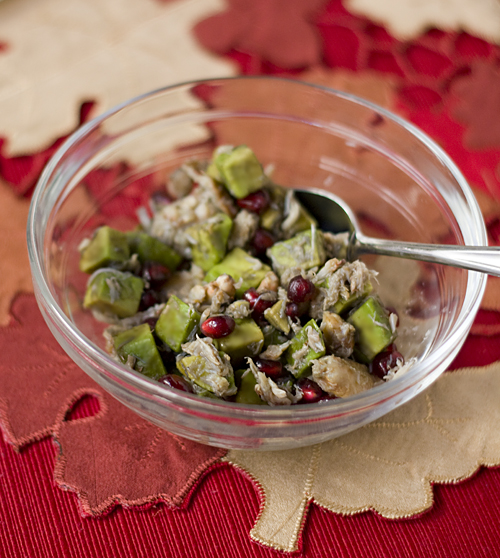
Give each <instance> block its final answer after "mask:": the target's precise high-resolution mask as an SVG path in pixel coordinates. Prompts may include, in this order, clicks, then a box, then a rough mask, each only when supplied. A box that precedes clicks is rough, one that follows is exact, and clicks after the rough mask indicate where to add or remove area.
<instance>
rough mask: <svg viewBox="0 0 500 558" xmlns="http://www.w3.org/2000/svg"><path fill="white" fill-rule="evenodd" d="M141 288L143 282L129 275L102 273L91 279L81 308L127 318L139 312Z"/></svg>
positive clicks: (124, 273)
mask: <svg viewBox="0 0 500 558" xmlns="http://www.w3.org/2000/svg"><path fill="white" fill-rule="evenodd" d="M143 288H144V281H143V280H142V279H141V278H139V277H136V276H135V275H132V274H131V273H127V272H124V271H118V270H109V271H108V270H106V271H102V272H101V273H97V274H96V275H95V276H94V277H93V278H92V277H91V280H90V283H89V284H88V286H87V290H86V292H85V298H84V300H83V306H84V308H88V309H92V310H98V311H99V312H103V313H104V314H115V315H116V316H118V317H119V318H128V317H130V316H133V315H134V314H136V313H137V311H138V310H139V303H140V301H141V296H142V291H143Z"/></svg>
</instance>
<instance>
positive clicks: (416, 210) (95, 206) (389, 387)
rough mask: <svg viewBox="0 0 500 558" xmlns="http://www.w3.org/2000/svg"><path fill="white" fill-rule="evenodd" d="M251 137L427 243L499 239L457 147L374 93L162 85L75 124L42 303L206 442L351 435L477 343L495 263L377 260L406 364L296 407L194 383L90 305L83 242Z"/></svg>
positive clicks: (61, 331) (255, 80)
mask: <svg viewBox="0 0 500 558" xmlns="http://www.w3.org/2000/svg"><path fill="white" fill-rule="evenodd" d="M221 144H235V145H236V144H247V145H249V146H250V147H251V148H253V150H254V151H255V152H256V154H257V156H258V157H259V158H260V160H261V161H262V162H263V164H264V165H273V167H274V174H273V179H274V180H275V181H276V182H277V183H279V184H282V185H283V186H285V187H289V188H299V187H300V188H322V189H325V190H329V191H331V192H333V193H335V194H336V195H338V196H340V197H341V198H344V200H345V201H347V203H348V204H350V206H351V207H352V209H353V211H354V213H355V214H356V216H357V217H358V220H359V222H360V223H361V227H362V230H363V232H365V233H367V234H371V235H372V236H379V237H384V238H397V239H399V240H408V241H415V242H426V243H432V242H436V243H438V242H439V243H450V244H467V245H471V246H480V245H486V244H487V237H486V231H485V226H484V222H483V219H482V216H481V213H480V210H479V207H478V204H477V202H476V200H475V198H474V196H473V194H472V192H471V190H470V188H469V186H468V185H467V182H466V181H465V179H464V177H463V176H462V175H461V174H460V172H459V170H458V169H457V167H456V166H455V164H454V163H453V162H452V161H451V160H450V158H449V157H448V156H447V155H446V154H445V153H444V152H443V151H442V150H441V149H440V147H439V146H438V145H436V144H435V143H434V142H433V141H432V140H431V139H429V138H428V137H427V136H426V135H425V134H424V133H422V132H421V131H420V130H418V129H417V128H415V127H414V126H412V125H411V124H409V123H408V122H405V121H404V120H403V119H401V118H399V117H398V116H395V115H394V114H391V113H389V112H388V111H386V110H384V109H382V108H379V107H377V106H375V105H373V104H371V103H369V102H366V101H364V100H362V99H359V98H357V97H354V96H352V95H348V94H345V93H341V92H338V91H334V90H331V89H328V88H325V87H318V86H313V85H310V84H306V83H302V82H298V81H294V80H285V79H279V78H271V77H242V78H233V79H213V80H205V81H199V82H192V83H184V84H180V85H175V86H173V87H167V88H165V89H161V90H158V91H153V92H151V93H147V94H145V95H142V96H140V97H137V98H135V99H132V100H131V101H128V102H126V103H124V104H122V105H120V106H118V107H116V108H114V109H112V110H110V111H108V112H106V113H105V114H103V115H102V116H99V117H98V118H96V119H94V120H92V121H91V122H89V123H88V124H86V125H85V126H83V127H82V128H80V129H79V130H78V131H77V132H76V133H74V134H73V135H72V136H71V137H70V138H69V139H68V140H67V141H66V142H65V143H64V145H63V146H62V147H61V148H60V149H59V150H58V152H57V153H56V154H55V155H54V157H53V158H52V160H51V161H50V162H49V164H48V165H47V167H46V169H45V170H44V172H43V174H42V176H41V178H40V181H39V183H38V186H37V188H36V191H35V193H34V196H33V200H32V204H31V209H30V215H29V222H28V247H29V255H30V262H31V269H32V275H33V283H34V288H35V295H36V298H37V301H38V304H39V307H40V310H41V312H42V314H43V316H44V318H45V320H46V322H47V324H48V326H49V328H50V329H51V331H52V333H53V334H54V336H55V337H56V339H57V341H58V342H59V343H60V345H61V346H62V347H63V349H64V350H65V351H66V352H67V353H68V355H69V356H70V357H71V358H72V359H73V360H74V361H75V362H76V363H77V364H78V366H80V367H81V368H82V369H83V370H84V371H85V372H86V373H88V374H89V376H90V377H91V378H93V379H94V380H95V381H96V382H97V383H99V384H100V385H101V386H102V387H103V388H104V389H105V390H106V391H108V392H109V393H110V394H111V395H112V396H114V397H116V398H117V399H118V400H119V401H121V402H123V403H124V404H125V405H127V406H128V407H129V408H131V409H133V410H134V411H135V412H137V413H138V414H139V415H141V416H142V417H144V418H145V419H146V420H148V421H150V422H152V423H154V424H156V425H158V426H159V427H161V428H164V429H165V430H168V431H170V432H172V433H174V434H178V435H180V436H184V437H186V438H190V439H192V440H196V441H198V442H201V443H204V444H209V445H214V446H219V447H224V448H238V449H254V450H255V449H259V450H277V449H286V448H293V447H298V446H304V445H309V444H316V443H319V442H323V441H325V440H328V439H330V438H334V437H337V436H340V435H342V434H345V433H347V432H349V431H351V430H354V429H356V428H359V427H360V426H362V425H364V424H366V423H368V422H370V421H373V420H374V419H376V418H378V417H380V416H382V415H384V414H386V413H388V412H389V411H391V410H392V409H394V408H396V407H398V406H399V405H402V404H403V403H405V402H406V401H408V400H409V399H411V398H412V397H415V395H417V394H418V393H419V392H421V391H422V390H424V389H425V388H426V387H427V386H429V385H430V384H431V383H432V382H433V381H435V380H436V378H438V376H439V375H440V374H442V373H443V372H444V371H445V370H446V368H447V367H448V365H449V364H450V363H451V361H452V360H453V358H454V357H455V355H456V354H457V352H458V351H459V349H460V347H461V345H462V343H463V342H464V340H465V338H466V336H467V334H468V332H469V330H470V327H471V325H472V322H473V319H474V316H475V314H476V312H477V310H478V307H479V304H480V301H481V297H482V294H483V291H484V288H485V281H486V276H484V275H482V274H478V273H475V272H467V271H464V270H461V269H455V268H451V267H444V266H438V265H429V264H420V263H417V262H414V261H407V260H401V259H396V258H388V257H378V258H373V257H371V258H367V264H368V265H370V266H372V267H374V268H375V269H377V270H378V271H379V273H380V274H379V277H378V280H379V291H380V294H381V296H382V298H383V300H384V302H385V303H386V305H389V306H392V307H393V308H395V309H396V310H397V312H398V314H399V318H400V335H399V338H398V341H397V344H398V349H399V351H400V352H402V353H403V354H404V355H405V357H406V360H407V361H410V362H412V363H413V364H412V366H411V367H410V369H409V370H408V372H407V373H406V374H403V375H401V376H400V377H396V378H394V379H393V380H391V381H389V382H386V383H384V384H383V385H380V386H378V387H375V388H374V389H372V390H370V391H367V392H364V393H362V394H360V395H357V396H355V397H351V398H348V399H344V400H343V399H337V400H333V401H326V402H321V403H316V404H309V405H296V406H291V407H262V406H250V405H238V404H235V403H230V402H224V401H216V400H212V399H206V398H201V397H197V396H194V395H190V394H186V393H184V392H181V391H176V390H173V389H170V388H168V387H166V386H164V385H162V384H160V383H157V382H155V381H152V380H149V379H148V378H146V377H144V376H142V375H140V374H139V373H136V372H135V371H133V370H130V369H128V368H126V367H125V366H122V365H120V364H118V363H117V362H115V361H114V360H112V358H111V357H110V356H109V355H108V354H107V353H106V352H105V350H104V342H103V338H102V330H103V324H101V323H99V322H97V321H95V320H94V319H93V317H92V316H91V315H90V314H89V313H88V312H86V311H84V310H83V309H82V305H81V304H82V298H83V293H84V289H85V285H86V280H87V277H86V276H84V275H83V274H82V273H81V272H80V271H79V269H78V259H79V253H78V246H79V244H80V242H81V241H82V240H83V239H84V238H86V237H88V236H89V235H90V234H91V233H92V231H93V230H94V229H95V228H96V227H97V226H99V225H102V224H108V225H110V226H113V227H116V228H119V229H122V230H127V229H130V228H132V227H133V226H135V225H136V224H137V222H138V218H137V213H136V212H137V209H138V207H140V206H147V200H148V198H149V197H150V196H151V195H152V194H154V193H156V192H158V191H160V190H162V189H164V187H165V186H164V185H165V182H166V179H167V177H168V175H169V173H170V172H171V171H172V170H173V169H175V168H177V167H178V166H179V165H180V164H182V163H183V162H184V161H186V160H189V159H192V158H208V157H209V156H210V154H211V152H212V151H213V149H214V148H215V147H216V146H217V145H221Z"/></svg>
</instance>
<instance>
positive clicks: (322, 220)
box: [295, 189, 500, 277]
mask: <svg viewBox="0 0 500 558" xmlns="http://www.w3.org/2000/svg"><path fill="white" fill-rule="evenodd" d="M295 195H296V197H297V199H298V200H299V201H300V202H301V203H302V204H303V205H304V206H305V207H306V209H307V210H308V211H309V212H310V213H311V214H312V215H314V217H315V218H316V219H317V221H318V224H319V227H320V229H322V230H324V231H328V232H332V233H343V232H345V233H348V236H347V259H349V260H355V259H357V258H358V257H359V256H361V255H362V254H378V255H384V256H395V257H397V258H408V259H412V260H419V261H423V262H430V263H437V264H443V265H449V266H453V267H459V268H462V269H468V270H470V271H479V272H481V273H487V274H488V275H494V276H496V277H500V248H498V247H496V246H459V245H450V244H421V243H418V242H399V241H397V240H385V239H381V238H372V237H369V236H365V235H364V234H362V233H361V232H360V227H359V224H358V222H357V220H356V217H355V216H354V213H353V211H352V210H351V208H350V207H349V206H348V205H347V204H346V203H345V202H344V201H343V200H342V199H340V198H339V197H338V196H336V195H335V194H332V193H331V192H326V191H324V190H317V189H311V190H302V189H297V190H296V194H295Z"/></svg>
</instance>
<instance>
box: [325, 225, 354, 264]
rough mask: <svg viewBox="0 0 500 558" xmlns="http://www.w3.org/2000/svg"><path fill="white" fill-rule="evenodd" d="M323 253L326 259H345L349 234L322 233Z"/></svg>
mask: <svg viewBox="0 0 500 558" xmlns="http://www.w3.org/2000/svg"><path fill="white" fill-rule="evenodd" d="M323 238H324V244H325V253H326V257H327V258H339V259H345V258H346V257H347V246H348V245H349V233H338V234H333V233H330V232H325V233H323Z"/></svg>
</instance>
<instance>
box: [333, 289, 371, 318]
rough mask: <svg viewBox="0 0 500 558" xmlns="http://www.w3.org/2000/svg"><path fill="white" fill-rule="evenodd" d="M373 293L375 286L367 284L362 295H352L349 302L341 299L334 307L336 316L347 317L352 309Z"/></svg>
mask: <svg viewBox="0 0 500 558" xmlns="http://www.w3.org/2000/svg"><path fill="white" fill-rule="evenodd" d="M372 291H373V285H372V284H371V283H366V284H365V288H364V289H363V291H362V292H361V293H355V294H353V295H351V296H350V297H349V298H348V299H347V300H345V299H343V298H342V297H339V299H338V300H337V302H336V303H335V304H334V305H333V307H332V312H335V313H336V314H340V315H345V314H346V313H347V312H348V311H349V310H351V308H353V307H354V306H356V304H357V303H358V302H360V301H361V300H362V299H363V298H366V297H367V296H368V295H369V294H370V293H371V292H372Z"/></svg>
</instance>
